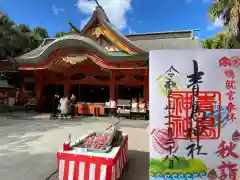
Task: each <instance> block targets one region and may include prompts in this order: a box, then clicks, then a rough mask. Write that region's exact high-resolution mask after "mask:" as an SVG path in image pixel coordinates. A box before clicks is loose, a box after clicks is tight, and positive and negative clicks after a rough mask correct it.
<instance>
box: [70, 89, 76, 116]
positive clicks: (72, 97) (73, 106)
mask: <svg viewBox="0 0 240 180" xmlns="http://www.w3.org/2000/svg"><path fill="white" fill-rule="evenodd" d="M75 103H76V96H75V95H74V94H72V96H71V97H70V107H71V118H74V116H75Z"/></svg>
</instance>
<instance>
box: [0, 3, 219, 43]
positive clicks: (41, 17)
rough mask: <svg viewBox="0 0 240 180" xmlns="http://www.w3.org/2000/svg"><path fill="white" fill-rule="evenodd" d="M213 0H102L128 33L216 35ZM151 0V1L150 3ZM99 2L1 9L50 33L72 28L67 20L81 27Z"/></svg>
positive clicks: (11, 5) (19, 5)
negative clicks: (210, 12) (211, 10)
mask: <svg viewBox="0 0 240 180" xmlns="http://www.w3.org/2000/svg"><path fill="white" fill-rule="evenodd" d="M210 1H211V0H149V1H146V0H145V1H144V0H99V4H101V5H102V6H103V8H104V9H105V11H106V13H107V15H108V16H109V19H110V21H111V22H112V23H113V24H114V25H115V27H116V28H117V29H118V30H119V31H121V32H122V33H124V34H129V33H147V32H160V31H174V30H190V29H200V31H199V32H197V33H196V36H197V37H199V38H200V39H203V38H206V37H210V36H214V35H215V34H216V32H218V31H219V30H220V29H221V27H222V24H221V21H219V20H217V21H216V22H215V23H211V22H210V20H209V17H208V14H207V9H208V7H209V6H210V5H211V3H210ZM147 2H148V3H147ZM94 6H95V4H94V3H93V2H91V1H90V2H89V1H87V0H58V1H57V0H49V1H47V0H21V1H20V0H0V9H1V10H3V11H4V12H6V13H7V14H8V15H9V16H10V18H11V19H13V20H14V21H15V22H16V23H24V24H28V25H29V26H30V27H31V28H32V27H35V26H42V27H44V28H46V29H47V30H48V32H49V35H54V34H55V33H56V32H59V31H68V30H69V26H68V24H67V21H68V20H69V21H71V22H72V23H73V24H74V25H76V26H77V27H79V28H81V27H83V26H84V24H85V23H86V22H87V20H88V19H89V17H90V15H91V13H92V11H93V9H94Z"/></svg>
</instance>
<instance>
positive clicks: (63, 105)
mask: <svg viewBox="0 0 240 180" xmlns="http://www.w3.org/2000/svg"><path fill="white" fill-rule="evenodd" d="M68 102H69V101H68V97H66V96H63V97H62V98H61V99H60V111H61V119H63V116H64V117H65V118H66V117H67V115H68Z"/></svg>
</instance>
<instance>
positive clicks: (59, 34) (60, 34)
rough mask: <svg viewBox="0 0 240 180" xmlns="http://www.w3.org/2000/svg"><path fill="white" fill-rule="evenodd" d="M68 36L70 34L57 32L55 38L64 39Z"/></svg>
mask: <svg viewBox="0 0 240 180" xmlns="http://www.w3.org/2000/svg"><path fill="white" fill-rule="evenodd" d="M66 34H68V33H66V32H57V33H56V35H55V37H57V38H59V37H63V36H65V35H66Z"/></svg>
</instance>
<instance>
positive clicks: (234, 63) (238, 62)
mask: <svg viewBox="0 0 240 180" xmlns="http://www.w3.org/2000/svg"><path fill="white" fill-rule="evenodd" d="M232 66H233V67H239V66H240V59H239V58H238V57H234V58H232Z"/></svg>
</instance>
